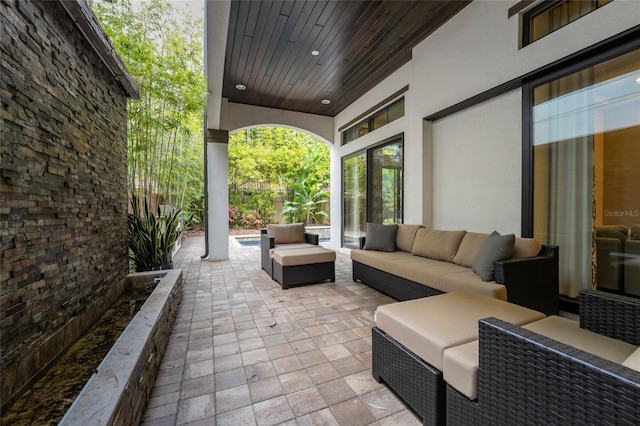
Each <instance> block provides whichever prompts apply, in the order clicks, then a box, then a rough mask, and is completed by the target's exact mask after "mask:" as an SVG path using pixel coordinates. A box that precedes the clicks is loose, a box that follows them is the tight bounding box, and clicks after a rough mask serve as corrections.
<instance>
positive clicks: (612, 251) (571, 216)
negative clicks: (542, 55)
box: [532, 50, 640, 297]
mask: <svg viewBox="0 0 640 426" xmlns="http://www.w3.org/2000/svg"><path fill="white" fill-rule="evenodd" d="M639 111H640V50H635V51H632V52H629V53H627V54H624V55H621V56H619V57H617V58H614V59H610V60H608V61H605V62H601V63H599V64H596V65H594V66H592V67H588V68H585V69H583V70H580V71H577V72H574V73H572V74H569V75H566V76H564V77H562V78H559V79H556V80H552V81H546V82H543V83H542V84H539V85H535V86H534V88H533V105H532V114H533V129H532V130H533V133H532V142H533V143H532V145H533V155H534V157H533V159H534V162H533V164H534V172H533V232H534V237H536V238H537V239H539V240H540V241H543V242H544V243H547V244H554V245H558V246H559V247H560V253H561V255H560V293H561V294H565V295H567V296H570V297H577V296H578V294H579V292H580V290H582V289H589V288H594V287H597V288H601V289H608V290H614V291H618V292H624V293H629V294H634V295H640V241H637V240H640V114H639V113H638V112H639Z"/></svg>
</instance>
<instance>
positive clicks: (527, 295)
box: [351, 224, 559, 315]
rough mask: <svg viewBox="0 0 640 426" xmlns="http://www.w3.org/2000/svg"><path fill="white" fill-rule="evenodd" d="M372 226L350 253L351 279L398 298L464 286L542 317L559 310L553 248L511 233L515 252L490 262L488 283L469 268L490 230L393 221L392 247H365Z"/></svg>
mask: <svg viewBox="0 0 640 426" xmlns="http://www.w3.org/2000/svg"><path fill="white" fill-rule="evenodd" d="M367 225H370V224H367ZM378 226H380V225H378ZM373 229H376V228H373V227H372V228H369V227H368V236H367V237H362V238H361V239H360V250H352V251H351V259H352V265H353V280H354V281H360V282H362V283H364V284H366V285H368V286H370V287H372V288H375V289H376V290H378V291H381V292H383V293H385V294H387V295H389V296H391V297H393V298H394V299H396V300H399V301H403V300H410V299H416V298H421V297H427V296H434V295H437V294H441V293H446V292H449V291H456V290H466V291H473V292H477V293H480V294H484V295H487V296H490V297H495V298H498V299H502V300H507V301H509V302H512V303H515V304H518V305H521V306H525V307H528V308H531V309H534V310H537V311H540V312H543V313H545V314H546V315H553V314H557V312H558V293H559V290H558V252H559V249H558V247H557V246H548V245H541V244H539V243H537V242H536V241H535V240H533V239H526V238H515V237H512V238H513V239H514V240H515V243H514V244H515V246H514V249H513V250H514V255H511V256H510V257H509V258H507V259H503V260H497V261H495V262H492V263H493V266H494V270H493V279H492V280H489V281H487V280H483V279H481V277H480V276H478V275H477V274H476V273H474V270H475V268H472V266H474V267H475V263H474V262H475V259H476V257H477V256H478V253H480V251H481V250H482V247H483V245H484V244H485V243H486V241H488V239H489V237H490V236H493V234H492V235H489V234H482V233H475V232H466V231H440V230H428V229H426V228H424V227H423V226H421V225H397V231H396V233H395V241H396V243H395V247H393V248H392V249H388V250H368V249H367V238H368V237H369V236H370V235H369V233H370V232H371V231H372V230H373ZM377 229H380V228H377ZM386 231H387V230H386V229H385V232H386ZM504 237H507V236H504ZM378 248H379V247H378ZM532 249H533V251H531V250H532ZM527 251H529V253H527Z"/></svg>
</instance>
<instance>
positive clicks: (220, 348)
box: [142, 237, 421, 425]
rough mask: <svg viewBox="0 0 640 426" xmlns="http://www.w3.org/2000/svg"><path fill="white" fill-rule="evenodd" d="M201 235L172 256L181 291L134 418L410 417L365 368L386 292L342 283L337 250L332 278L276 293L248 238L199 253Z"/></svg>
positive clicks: (311, 420)
mask: <svg viewBox="0 0 640 426" xmlns="http://www.w3.org/2000/svg"><path fill="white" fill-rule="evenodd" d="M202 240H203V238H202V237H191V238H189V239H187V240H186V242H185V243H184V244H183V246H182V248H181V250H180V252H179V253H178V255H177V257H176V259H175V266H176V267H177V268H181V269H182V270H183V274H184V275H183V276H184V284H183V285H184V290H183V298H182V303H181V305H180V309H179V311H178V316H177V318H176V321H175V324H174V327H173V331H172V335H171V339H170V341H169V345H168V347H167V350H166V352H165V354H164V357H163V360H162V364H161V367H160V371H159V373H158V377H157V379H156V382H155V386H154V388H153V391H152V393H151V398H150V400H149V402H148V405H147V409H146V412H145V413H144V416H143V420H142V422H143V424H145V425H173V424H218V425H231V424H237V425H240V424H241V425H250V424H260V425H272V424H292V425H294V424H301V425H318V424H326V425H331V424H340V425H369V424H380V425H397V424H402V425H411V424H415V425H418V424H421V421H420V420H419V418H418V417H416V415H415V414H414V413H413V412H412V411H410V410H409V409H408V408H406V406H405V405H404V404H403V403H402V402H401V401H400V400H399V399H398V398H397V397H396V396H395V395H394V394H393V393H392V392H391V391H390V390H389V389H388V388H387V387H386V386H384V385H383V384H380V383H377V382H376V381H375V380H374V379H373V377H372V376H371V326H372V325H373V312H374V311H375V309H376V307H377V306H379V305H382V304H386V303H391V302H393V299H391V298H389V297H387V296H385V295H383V294H381V293H379V292H377V291H375V290H373V289H371V288H370V287H368V286H366V285H364V284H361V283H357V282H353V281H352V278H351V261H350V259H349V257H348V255H346V254H344V253H337V259H336V282H335V283H321V284H316V285H310V286H302V287H296V288H292V289H289V290H286V291H285V290H282V289H281V288H280V286H279V285H278V283H276V282H275V281H272V280H271V278H270V277H269V276H268V274H267V273H266V272H264V271H262V270H261V269H260V248H259V247H242V246H239V245H237V244H233V242H234V241H230V244H229V247H230V249H229V260H226V261H221V262H206V261H205V262H203V261H202V260H200V254H201V250H202V244H203V241H202Z"/></svg>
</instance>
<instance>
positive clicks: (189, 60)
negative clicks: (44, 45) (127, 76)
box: [91, 0, 206, 221]
mask: <svg viewBox="0 0 640 426" xmlns="http://www.w3.org/2000/svg"><path fill="white" fill-rule="evenodd" d="M179 5H180V2H178V3H175V4H174V3H171V2H169V1H167V0H150V1H149V2H141V3H136V5H135V6H136V7H134V6H133V5H132V2H131V1H130V0H114V1H113V3H109V2H103V1H93V2H92V3H91V6H92V9H93V11H94V13H95V14H96V16H97V17H98V19H99V21H100V23H101V24H102V26H103V28H104V29H105V31H106V32H107V34H108V35H109V37H110V39H111V41H112V42H113V44H114V45H115V47H116V51H117V52H118V54H119V55H120V56H121V57H122V59H123V60H124V62H125V64H126V66H127V68H128V69H129V72H130V73H131V76H132V77H133V79H134V80H135V81H136V83H137V84H138V87H139V89H140V100H129V103H128V108H127V113H128V147H129V155H128V162H129V164H128V166H129V185H130V188H136V190H137V193H138V194H140V195H143V196H145V197H147V198H149V199H152V198H155V197H158V202H159V203H161V204H169V205H173V206H175V207H177V208H182V209H183V210H184V211H186V212H187V214H192V215H193V214H195V215H194V218H195V219H196V221H197V220H202V219H203V202H204V196H203V185H202V180H203V173H204V163H203V155H202V150H203V145H202V144H203V111H204V106H205V100H206V96H205V95H206V83H205V79H204V72H203V34H204V23H203V18H202V17H201V16H199V17H197V18H194V17H193V16H191V14H190V13H189V12H188V11H186V10H184V9H179V8H178V6H179Z"/></svg>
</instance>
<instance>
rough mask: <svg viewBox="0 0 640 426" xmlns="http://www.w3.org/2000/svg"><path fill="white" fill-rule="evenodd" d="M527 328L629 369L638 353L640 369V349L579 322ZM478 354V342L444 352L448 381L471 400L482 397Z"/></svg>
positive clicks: (555, 320)
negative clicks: (588, 328) (635, 354)
mask: <svg viewBox="0 0 640 426" xmlns="http://www.w3.org/2000/svg"><path fill="white" fill-rule="evenodd" d="M523 328H526V329H527V330H531V331H533V332H535V333H538V334H541V335H543V336H546V337H549V338H551V339H553V340H557V341H559V342H562V343H565V344H567V345H569V346H573V347H575V348H578V349H581V350H583V351H585V352H589V353H592V354H594V355H597V356H599V357H601V358H604V359H607V360H609V361H612V362H615V363H617V364H622V365H625V363H626V362H628V363H629V364H632V363H633V359H630V358H632V357H633V356H634V355H633V354H634V353H638V355H637V357H638V360H637V361H636V362H637V363H638V364H636V369H640V349H638V348H637V347H636V346H633V345H630V344H628V343H625V342H622V341H620V340H615V339H612V338H610V337H606V336H602V335H600V334H597V333H593V332H591V331H588V330H584V329H582V328H580V324H579V323H578V322H577V321H572V320H570V319H568V318H563V317H559V316H550V317H547V318H544V319H541V320H539V321H535V322H532V323H529V324H526V325H524V326H523ZM634 351H635V352H634ZM478 354H479V342H478V341H477V340H476V341H473V342H470V343H466V344H464V345H460V346H455V347H452V348H448V349H446V350H445V352H444V361H443V367H442V368H443V370H442V374H443V377H444V380H445V381H446V382H447V383H448V384H449V385H451V386H452V387H453V388H454V389H456V390H457V391H458V392H460V393H461V394H463V395H465V396H466V397H467V398H469V399H476V398H477V397H478V357H479V355H478ZM629 367H630V368H634V367H632V366H629Z"/></svg>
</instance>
